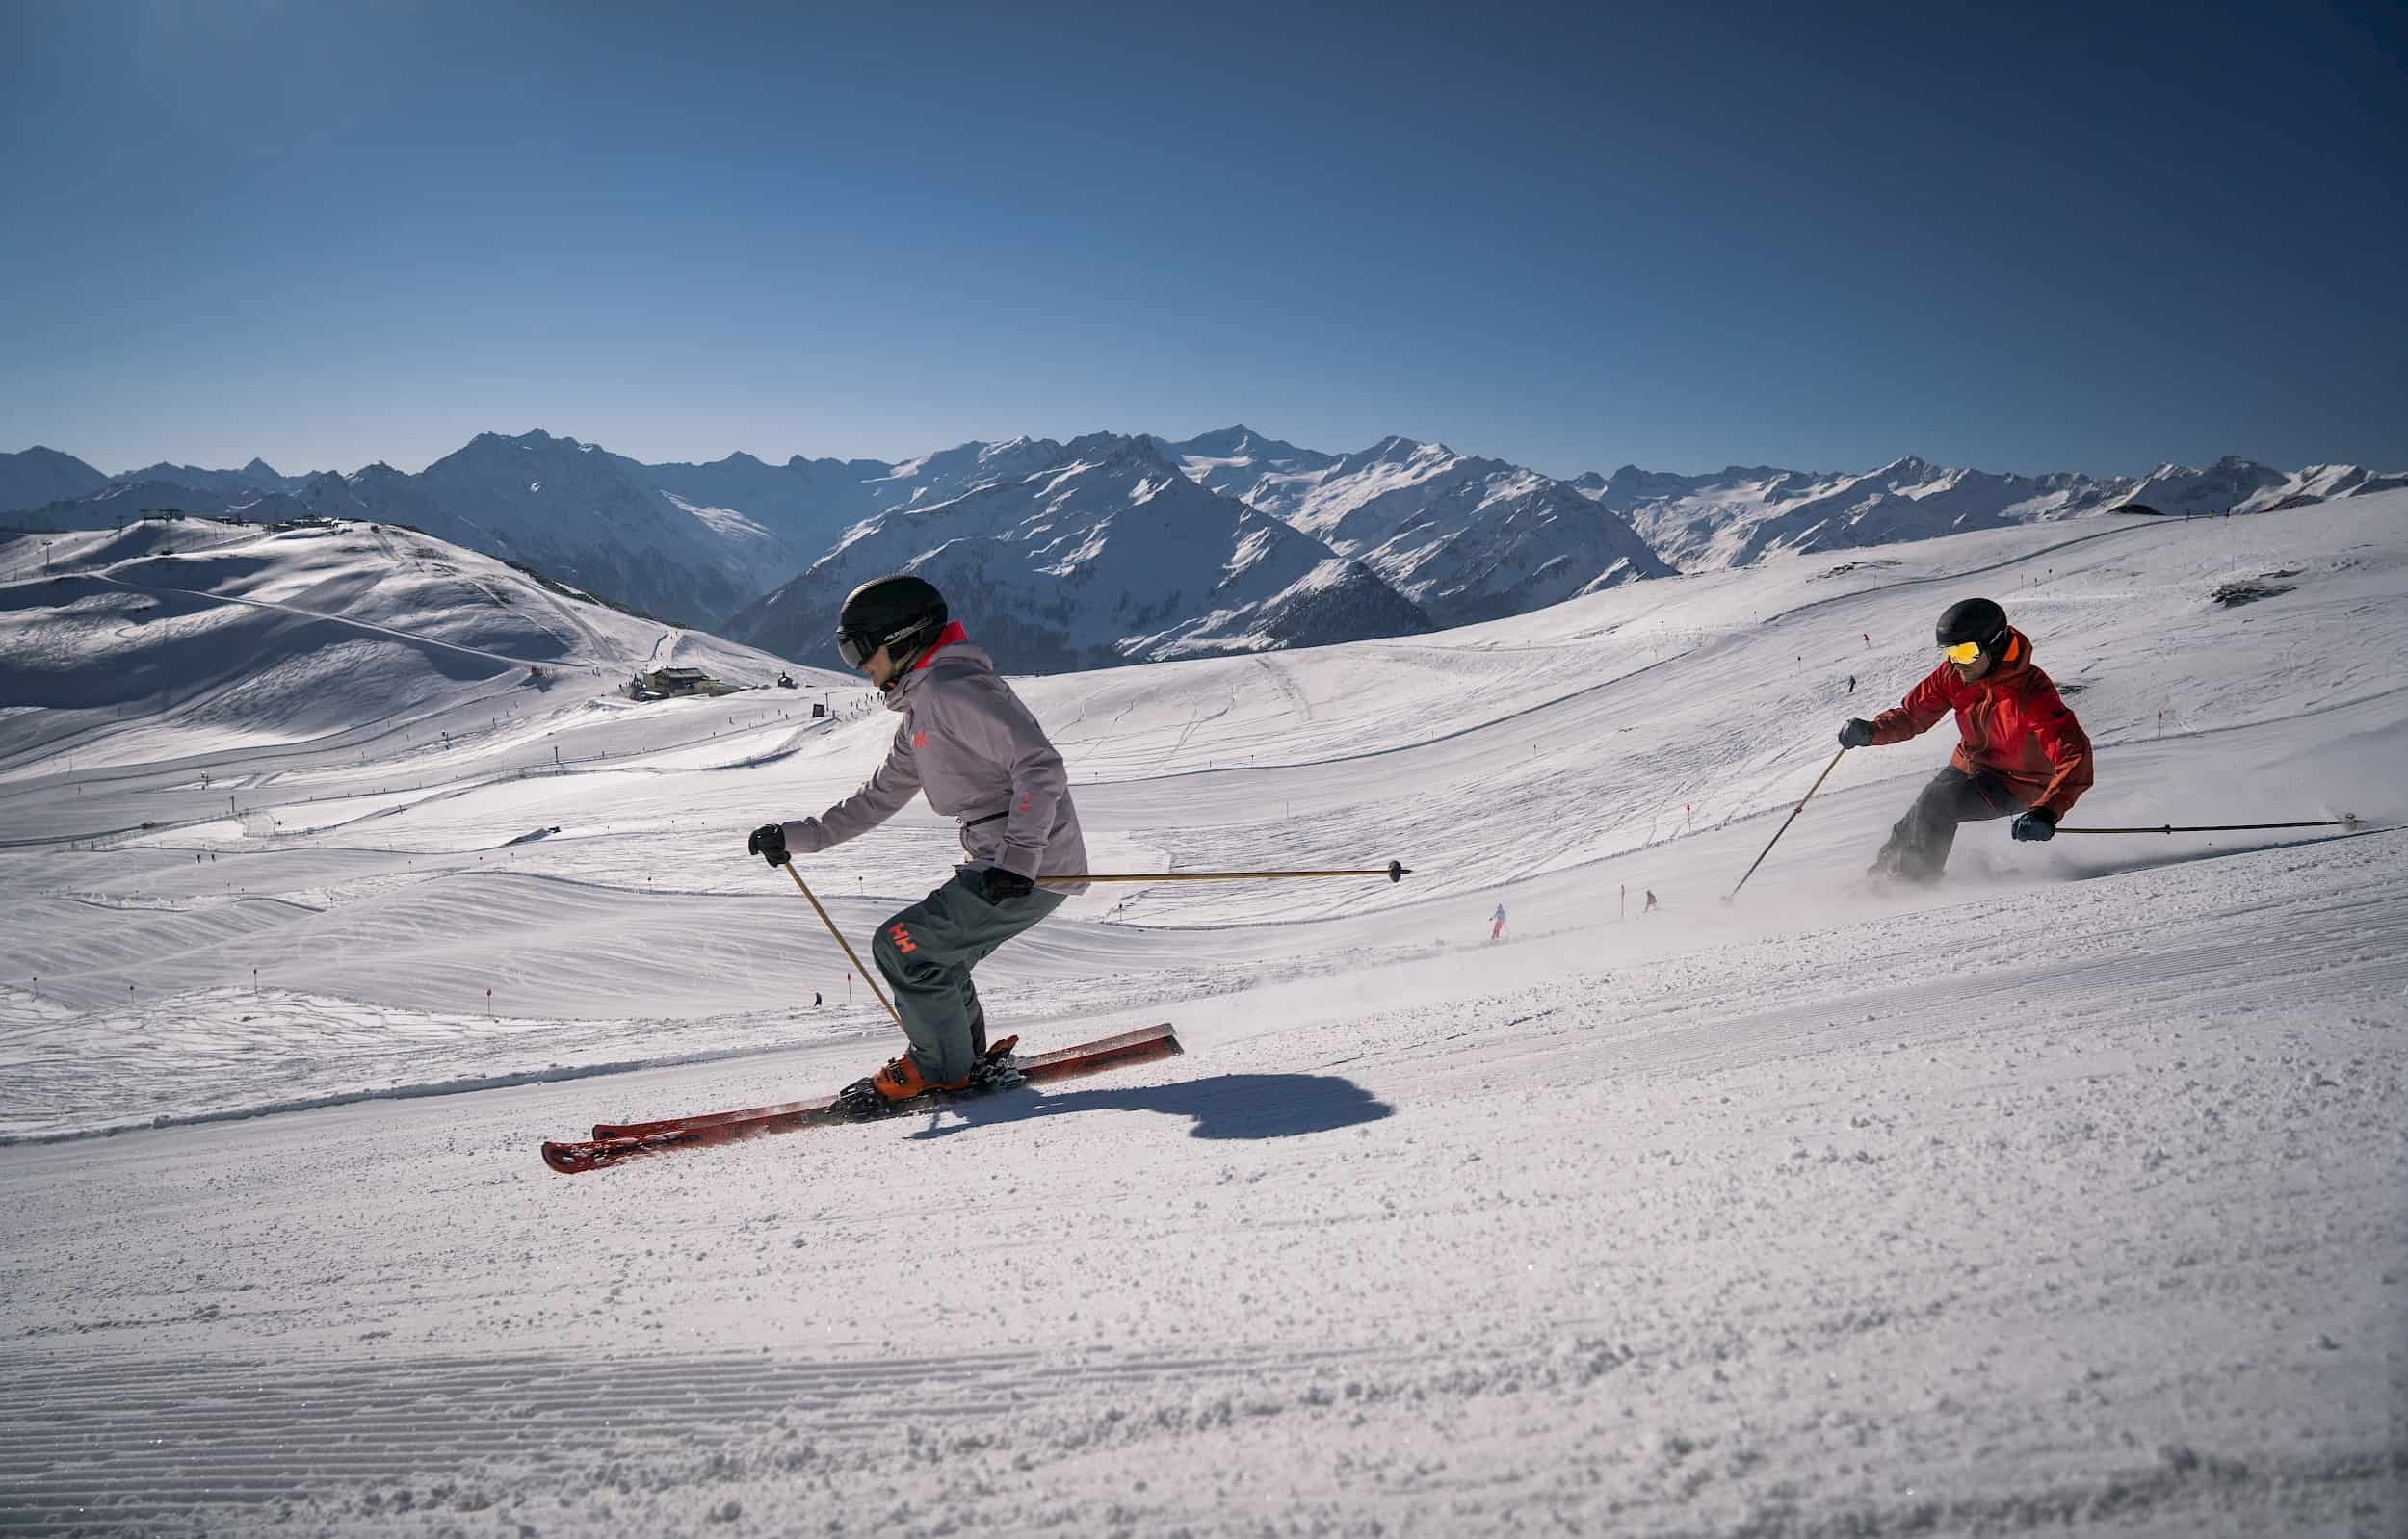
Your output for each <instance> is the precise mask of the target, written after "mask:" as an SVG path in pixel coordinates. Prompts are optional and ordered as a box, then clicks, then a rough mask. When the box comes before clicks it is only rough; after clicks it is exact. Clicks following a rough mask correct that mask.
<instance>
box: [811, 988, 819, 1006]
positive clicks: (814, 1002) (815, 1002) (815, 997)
mask: <svg viewBox="0 0 2408 1539" xmlns="http://www.w3.org/2000/svg"><path fill="white" fill-rule="evenodd" d="M820 1004H821V1000H820V991H819V990H818V989H813V990H812V991H811V1007H812V1008H813V1009H815V1010H816V1009H818V1008H819V1007H820Z"/></svg>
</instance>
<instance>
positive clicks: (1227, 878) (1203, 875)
mask: <svg viewBox="0 0 2408 1539" xmlns="http://www.w3.org/2000/svg"><path fill="white" fill-rule="evenodd" d="M1412 874H1413V868H1412V867H1410V866H1407V865H1406V864H1404V862H1402V861H1400V860H1392V861H1390V862H1388V864H1387V865H1385V866H1381V867H1376V868H1374V869H1372V870H1369V871H1135V872H1121V873H1104V872H1082V873H1080V874H1078V875H1076V876H1039V877H1036V878H1035V880H1036V881H1037V882H1038V883H1040V884H1043V883H1049V882H1050V883H1067V882H1243V881H1259V880H1263V879H1265V878H1268V877H1274V876H1385V877H1387V878H1388V879H1389V880H1390V881H1392V882H1400V881H1402V880H1404V879H1405V878H1406V877H1407V876H1410V875H1412Z"/></svg>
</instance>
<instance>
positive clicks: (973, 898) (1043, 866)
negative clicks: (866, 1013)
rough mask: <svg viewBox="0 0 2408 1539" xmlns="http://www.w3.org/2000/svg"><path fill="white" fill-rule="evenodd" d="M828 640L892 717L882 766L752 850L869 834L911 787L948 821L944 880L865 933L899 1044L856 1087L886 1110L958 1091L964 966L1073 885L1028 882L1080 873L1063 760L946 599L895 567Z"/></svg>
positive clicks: (803, 849)
mask: <svg viewBox="0 0 2408 1539" xmlns="http://www.w3.org/2000/svg"><path fill="white" fill-rule="evenodd" d="M836 646H837V651H838V653H839V654H840V655H841V656H842V657H843V658H844V660H845V662H846V664H847V665H849V666H851V667H856V668H859V669H861V671H862V672H864V673H865V674H867V675H868V676H869V679H870V682H871V683H872V684H874V685H876V686H877V688H878V690H879V691H881V692H883V693H884V694H885V696H886V709H888V710H889V711H896V712H900V713H902V715H903V722H902V724H901V725H900V726H898V727H897V728H896V729H895V740H894V742H893V743H892V744H890V745H889V746H888V748H887V750H886V762H885V763H884V764H881V765H880V766H878V768H877V772H876V773H874V774H872V775H871V776H870V778H869V780H868V781H867V782H866V783H865V784H863V786H862V787H861V789H860V790H858V791H856V792H854V793H853V794H852V795H851V796H847V797H846V798H845V799H844V800H842V801H840V802H838V803H837V804H836V805H835V806H833V807H830V808H828V809H827V810H826V811H825V812H824V813H822V814H820V815H819V816H818V817H817V818H804V819H801V820H798V821H792V822H773V823H764V824H763V825H762V826H761V827H759V828H756V829H754V830H753V832H752V838H751V841H750V844H749V847H748V848H750V849H751V852H752V853H754V854H756V855H759V856H761V857H762V858H764V859H766V860H767V861H768V862H769V863H770V864H771V865H772V866H779V865H784V864H785V863H786V861H787V860H788V859H789V857H790V852H791V853H800V854H814V853H817V852H818V851H820V850H823V849H826V848H829V847H830V846H833V845H841V844H843V843H844V842H845V841H846V840H848V839H852V838H856V837H858V836H859V835H861V834H865V833H867V832H869V831H870V830H871V829H873V828H875V827H877V825H878V824H879V823H882V822H885V821H886V820H887V819H889V818H891V817H893V816H894V815H895V814H896V813H898V812H900V811H902V810H903V806H904V804H905V803H907V802H909V801H910V800H911V798H912V796H913V795H914V794H915V793H925V794H926V795H927V796H928V798H929V806H931V807H933V808H935V809H936V810H937V811H938V812H940V813H944V814H949V815H950V816H952V817H954V818H956V819H958V820H959V821H960V823H961V848H962V851H963V853H964V855H965V856H966V857H967V858H966V859H965V860H963V861H962V863H961V864H960V865H958V866H956V867H955V875H954V878H953V880H951V881H949V882H947V883H946V884H945V885H944V886H942V887H939V888H937V889H936V890H935V891H934V892H932V893H930V894H929V895H928V896H927V897H926V898H923V899H922V900H919V901H918V902H916V903H913V904H912V905H911V906H910V907H908V908H905V909H904V910H903V912H901V913H899V914H896V915H895V916H894V917H893V918H891V919H889V920H887V921H886V923H885V924H883V925H881V926H878V932H877V941H876V942H875V943H874V944H873V945H872V947H871V953H872V955H873V956H875V957H876V958H877V970H878V971H879V972H880V973H881V974H883V975H885V978H886V981H887V982H888V983H889V984H890V985H891V986H892V987H893V989H894V991H895V1008H896V1011H897V1013H899V1014H900V1015H902V1017H903V1034H904V1035H905V1036H907V1037H908V1038H910V1042H911V1046H910V1050H909V1051H908V1052H906V1053H905V1054H903V1056H901V1057H899V1058H896V1059H895V1060H893V1061H892V1062H890V1063H888V1064H887V1065H886V1067H884V1068H883V1069H880V1070H879V1071H878V1072H877V1074H875V1075H873V1076H871V1077H870V1078H869V1079H868V1080H866V1081H864V1082H862V1086H856V1087H854V1088H855V1089H856V1090H858V1089H859V1088H862V1087H867V1088H869V1089H872V1090H875V1091H876V1092H877V1095H878V1096H879V1097H881V1098H883V1099H884V1100H885V1101H888V1102H896V1101H908V1100H910V1099H911V1098H912V1097H913V1096H916V1095H921V1094H924V1093H926V1092H927V1091H929V1090H954V1089H959V1088H961V1086H962V1085H964V1084H966V1083H968V1082H969V1078H970V1072H971V1069H972V1068H973V1067H974V1066H975V1065H976V1064H977V1062H978V1061H979V1059H980V1058H981V1057H982V1056H983V1055H984V1054H985V1052H986V1013H985V1011H984V1009H983V1008H982V1006H981V1005H980V1004H979V994H978V990H977V989H976V988H975V987H973V986H972V984H971V981H970V969H971V968H972V967H973V966H975V965H976V964H977V963H978V962H980V961H981V960H982V959H983V958H984V957H985V956H986V955H987V953H989V952H993V951H994V950H995V949H996V948H997V947H998V946H1001V945H1002V944H1003V943H1004V942H1006V941H1008V940H1009V939H1011V938H1012V937H1013V936H1015V935H1017V934H1019V933H1020V932H1021V931H1022V930H1025V929H1027V928H1029V927H1030V926H1033V925H1034V924H1035V923H1036V922H1037V921H1039V920H1041V919H1043V918H1044V917H1045V916H1046V915H1048V914H1050V913H1052V912H1053V911H1054V910H1055V909H1057V908H1059V907H1060V906H1061V903H1062V900H1063V899H1064V898H1065V897H1067V896H1068V894H1069V893H1070V892H1072V891H1076V890H1077V888H1076V887H1075V886H1060V887H1047V888H1039V887H1038V886H1036V884H1035V881H1034V878H1035V877H1038V876H1059V875H1068V874H1077V873H1079V872H1083V871H1085V870H1086V842H1085V841H1084V840H1083V839H1082V838H1081V837H1080V834H1079V815H1078V811H1077V809H1075V808H1074V807H1073V806H1072V805H1071V802H1070V779H1069V775H1068V773H1067V772H1066V771H1065V770H1064V769H1062V763H1061V755H1060V754H1059V753H1057V752H1056V751H1055V750H1054V745H1053V743H1050V742H1048V741H1047V740H1046V737H1045V729H1044V728H1042V727H1040V726H1038V725H1037V721H1036V717H1034V716H1032V715H1031V714H1030V713H1029V708H1028V707H1027V706H1025V705H1023V704H1021V703H1020V697H1019V696H1018V695H1016V694H1014V693H1012V692H1011V686H1009V685H1008V684H1006V683H1005V682H1004V680H1003V677H1002V675H1000V674H998V673H997V672H996V671H995V664H994V661H993V660H992V659H990V658H989V657H988V656H987V655H986V653H985V652H983V651H982V650H980V649H979V648H978V647H976V646H973V645H971V644H970V641H969V637H968V634H967V633H966V632H964V631H963V630H962V628H961V627H960V626H959V625H958V624H954V623H950V622H949V620H948V617H947V614H946V610H945V599H944V596H943V595H942V594H940V593H938V592H937V590H936V589H935V587H932V586H931V585H929V583H926V582H924V581H922V580H921V579H919V578H917V577H913V576H910V575H908V574H898V575H896V576H893V577H881V578H879V579H877V581H876V582H872V583H865V584H863V585H862V586H861V587H857V588H855V589H853V591H852V595H851V597H850V598H847V599H846V600H845V604H844V608H843V609H841V610H840V611H838V613H837V621H836Z"/></svg>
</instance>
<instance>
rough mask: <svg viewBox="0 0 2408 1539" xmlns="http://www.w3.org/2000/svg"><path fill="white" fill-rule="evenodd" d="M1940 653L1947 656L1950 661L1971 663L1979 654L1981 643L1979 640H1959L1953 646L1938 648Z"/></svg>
mask: <svg viewBox="0 0 2408 1539" xmlns="http://www.w3.org/2000/svg"><path fill="white" fill-rule="evenodd" d="M1940 655H1941V656H1942V657H1944V658H1947V659H1948V660H1949V661H1950V662H1951V663H1971V662H1972V661H1973V660H1974V659H1976V658H1977V657H1979V656H1981V643H1980V642H1979V641H1959V642H1957V643H1956V644H1955V645H1953V646H1944V647H1942V648H1940Z"/></svg>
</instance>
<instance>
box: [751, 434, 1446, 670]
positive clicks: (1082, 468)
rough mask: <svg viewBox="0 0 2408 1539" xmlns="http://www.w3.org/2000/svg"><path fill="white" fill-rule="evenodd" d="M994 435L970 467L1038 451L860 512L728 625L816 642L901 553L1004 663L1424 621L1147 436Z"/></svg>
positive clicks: (1311, 636)
mask: <svg viewBox="0 0 2408 1539" xmlns="http://www.w3.org/2000/svg"><path fill="white" fill-rule="evenodd" d="M989 447H990V448H993V447H997V446H989ZM1000 447H1002V448H1004V449H1005V450H1007V451H1008V453H1007V454H1005V455H1002V456H987V457H986V458H985V459H984V460H982V462H981V465H980V467H979V468H980V469H981V470H983V469H985V468H990V467H991V466H992V465H994V464H995V463H996V462H997V460H998V459H1001V460H1003V461H1004V462H1007V463H1010V462H1012V461H1013V460H1014V459H1016V458H1019V457H1020V456H1025V457H1026V458H1043V457H1046V456H1047V455H1048V454H1049V452H1050V455H1051V458H1050V459H1049V460H1048V462H1047V463H1046V464H1045V466H1044V468H1042V469H1039V470H1036V471H1034V472H1033V473H1029V474H1023V475H1018V476H1012V477H1007V478H1005V479H1000V480H990V481H988V482H987V483H985V484H983V485H982V486H981V487H980V488H979V489H977V490H974V491H970V492H967V493H964V494H963V495H961V496H958V497H955V498H953V499H951V500H948V501H941V502H935V503H928V504H920V505H915V506H911V507H907V508H900V509H892V510H890V511H887V512H884V513H881V514H879V515H877V517H876V518H874V519H871V520H870V521H868V522H866V523H864V524H862V525H860V526H859V527H858V528H856V529H854V530H853V531H852V532H851V534H850V535H848V536H847V537H846V540H845V542H844V543H843V544H841V545H839V546H838V547H837V548H836V549H835V550H834V551H832V552H830V553H829V554H828V555H826V556H824V557H823V558H821V559H820V561H817V562H815V563H813V564H812V566H811V567H810V568H809V569H808V570H807V571H805V572H804V573H803V574H802V575H801V576H799V577H798V578H796V579H795V580H794V581H793V582H791V583H788V584H786V585H785V586H784V587H780V588H779V589H777V590H776V591H775V592H773V593H771V594H769V595H768V596H767V597H765V598H763V599H762V600H761V601H760V602H759V603H758V604H755V605H754V606H752V607H751V608H749V609H747V610H746V611H745V612H744V613H742V614H739V615H738V616H736V618H735V619H734V620H733V621H732V622H731V623H730V626H729V630H730V632H731V634H733V635H735V636H737V637H739V638H741V639H745V640H747V641H750V642H752V643H754V644H756V645H760V646H765V647H769V648H771V649H772V650H777V651H782V652H786V653H789V654H791V655H794V656H799V657H813V658H817V657H824V656H825V655H827V652H828V648H829V645H830V638H831V637H832V636H833V635H834V633H835V617H836V610H837V607H838V605H840V604H841V603H842V602H843V600H844V597H845V595H846V594H847V593H849V592H851V590H852V589H853V588H854V587H857V586H858V585H860V584H862V583H864V582H867V581H869V580H870V579H871V578H873V577H877V576H880V575H882V574H884V573H887V572H896V571H905V570H909V571H914V572H917V573H919V574H920V575H921V576H923V577H926V578H928V579H929V581H930V582H932V583H934V584H936V586H937V587H939V588H941V589H943V590H944V592H945V594H946V595H947V601H948V603H949V605H950V606H951V608H952V610H953V613H954V614H955V617H956V618H958V619H961V620H962V621H964V622H965V623H966V624H967V625H968V626H969V628H970V631H971V634H972V635H973V636H975V637H977V638H978V639H979V640H980V641H981V642H982V643H983V644H985V645H986V646H988V647H989V648H990V649H991V650H992V651H993V652H994V653H995V655H996V656H997V658H998V659H999V660H1002V661H1004V662H1005V665H1007V666H1008V667H1010V668H1012V669H1013V670H1015V671H1019V670H1027V671H1032V672H1056V671H1061V670H1065V669H1070V668H1080V667H1101V666H1108V665H1112V664H1115V663H1127V662H1139V661H1145V660H1154V659H1163V658H1173V657H1190V656H1197V655H1201V654H1208V653H1214V652H1258V651H1269V650H1278V649H1282V648H1288V647H1297V646H1320V645H1326V644H1328V643H1331V642H1335V641H1349V640H1358V639H1364V638H1367V637H1374V636H1400V635H1409V634H1413V633H1417V632H1421V631H1426V630H1427V629H1429V620H1428V618H1427V617H1426V615H1425V614H1423V613H1421V611H1419V610H1418V609H1417V608H1415V606H1414V605H1412V604H1411V603H1409V602H1407V601H1406V600H1404V599H1402V598H1400V597H1399V596H1398V595H1397V594H1396V593H1395V592H1394V591H1393V590H1392V589H1390V588H1389V587H1387V586H1386V585H1385V584H1383V583H1382V582H1381V581H1380V580H1379V579H1378V578H1377V577H1376V576H1374V575H1373V574H1372V573H1371V572H1370V571H1367V570H1366V569H1364V567H1363V566H1362V565H1360V564H1358V563H1355V562H1350V561H1345V560H1342V559H1340V558H1338V557H1337V556H1335V555H1333V554H1332V553H1331V551H1330V550H1329V549H1328V548H1327V547H1326V546H1324V545H1322V543H1321V542H1320V541H1318V540H1315V539H1312V538H1310V537H1308V536H1306V535H1299V534H1298V533H1296V531H1295V530H1293V529H1291V528H1289V527H1288V526H1287V525H1285V524H1283V523H1281V522H1280V521H1279V520H1278V519H1276V518H1273V517H1271V516H1269V514H1267V513H1263V512H1260V511H1258V510H1256V509H1251V508H1248V507H1246V506H1245V505H1244V504H1243V503H1239V502H1236V501H1233V500H1231V499H1229V498H1226V497H1218V496H1215V495H1214V494H1213V493H1211V492H1209V491H1206V490H1204V489H1203V488H1202V487H1200V486H1198V485H1196V484H1195V483H1193V482H1191V481H1190V480H1188V479H1187V478H1186V477H1185V476H1184V475H1182V474H1181V473H1180V471H1179V470H1178V468H1177V467H1175V466H1174V465H1172V464H1171V463H1170V461H1168V460H1167V459H1165V458H1164V457H1163V456H1162V455H1161V453H1160V452H1159V451H1158V450H1156V448H1155V447H1154V445H1153V444H1152V443H1151V442H1149V441H1148V440H1145V439H1143V438H1130V437H1122V436H1119V435H1117V434H1112V433H1096V434H1092V435H1090V436H1088V437H1086V438H1081V439H1078V440H1076V441H1074V442H1072V443H1070V444H1069V445H1067V446H1051V445H1043V444H1037V445H1027V444H1013V445H1008V446H1000ZM1021 462H1025V459H1023V460H1022V461H1021Z"/></svg>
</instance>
